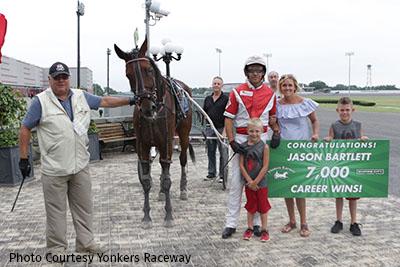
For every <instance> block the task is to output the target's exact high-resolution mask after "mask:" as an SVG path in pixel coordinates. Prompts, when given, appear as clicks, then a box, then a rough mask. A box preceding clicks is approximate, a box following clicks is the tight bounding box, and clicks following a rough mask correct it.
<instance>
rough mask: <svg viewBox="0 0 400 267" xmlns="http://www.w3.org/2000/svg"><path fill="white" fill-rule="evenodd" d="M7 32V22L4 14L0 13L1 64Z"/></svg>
mask: <svg viewBox="0 0 400 267" xmlns="http://www.w3.org/2000/svg"><path fill="white" fill-rule="evenodd" d="M6 31H7V20H6V17H4V15H3V14H1V13H0V63H1V48H2V47H3V44H4V37H5V36H6Z"/></svg>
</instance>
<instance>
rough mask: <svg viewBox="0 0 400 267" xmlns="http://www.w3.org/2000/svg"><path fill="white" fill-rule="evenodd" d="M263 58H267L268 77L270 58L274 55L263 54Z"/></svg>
mask: <svg viewBox="0 0 400 267" xmlns="http://www.w3.org/2000/svg"><path fill="white" fill-rule="evenodd" d="M263 56H264V57H266V58H267V75H268V73H269V70H268V69H269V62H268V58H270V57H272V54H263Z"/></svg>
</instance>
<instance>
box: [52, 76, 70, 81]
mask: <svg viewBox="0 0 400 267" xmlns="http://www.w3.org/2000/svg"><path fill="white" fill-rule="evenodd" d="M53 79H54V80H56V81H59V80H68V79H69V76H68V75H67V74H60V75H57V76H56V77H54V78H53Z"/></svg>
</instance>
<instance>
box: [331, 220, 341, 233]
mask: <svg viewBox="0 0 400 267" xmlns="http://www.w3.org/2000/svg"><path fill="white" fill-rule="evenodd" d="M340 230H343V223H342V222H340V221H336V222H335V225H334V226H332V228H331V233H334V234H337V233H339V231H340Z"/></svg>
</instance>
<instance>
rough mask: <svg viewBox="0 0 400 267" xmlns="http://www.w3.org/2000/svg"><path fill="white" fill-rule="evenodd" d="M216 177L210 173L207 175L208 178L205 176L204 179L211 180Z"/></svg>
mask: <svg viewBox="0 0 400 267" xmlns="http://www.w3.org/2000/svg"><path fill="white" fill-rule="evenodd" d="M214 177H215V176H214V175H211V174H209V175H207V176H206V178H204V181H210V180H211V179H212V178H214Z"/></svg>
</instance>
